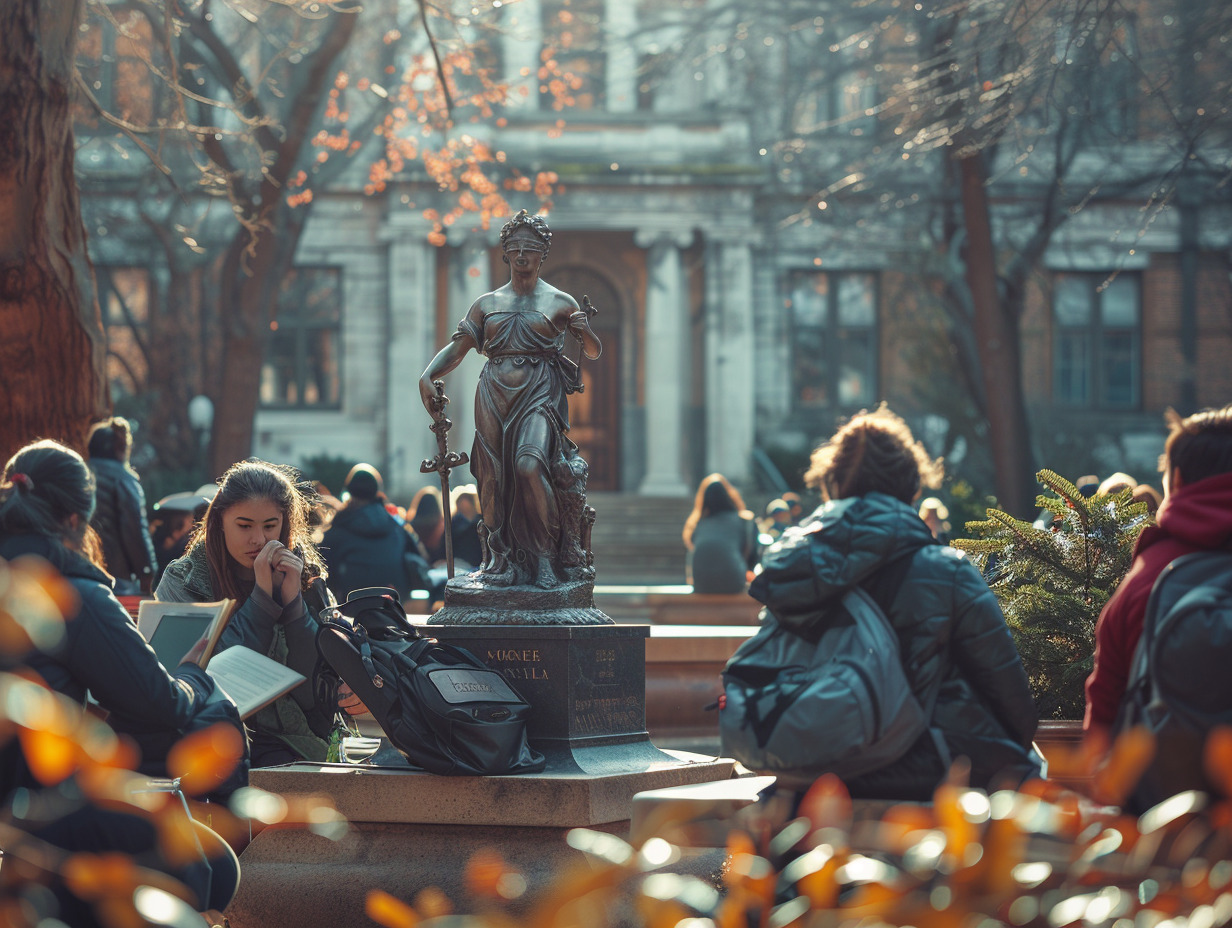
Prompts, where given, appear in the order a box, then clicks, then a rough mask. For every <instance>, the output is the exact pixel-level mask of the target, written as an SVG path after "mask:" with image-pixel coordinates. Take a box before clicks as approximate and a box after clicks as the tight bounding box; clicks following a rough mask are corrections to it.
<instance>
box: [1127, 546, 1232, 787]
mask: <svg viewBox="0 0 1232 928" xmlns="http://www.w3.org/2000/svg"><path fill="white" fill-rule="evenodd" d="M1229 662H1232V553H1229V552H1227V551H1201V552H1197V553H1194V554H1186V555H1183V556H1182V557H1178V558H1177V559H1176V560H1174V561H1173V562H1172V563H1170V564H1169V565H1168V566H1167V567H1165V568H1164V569H1163V571H1162V572H1161V573H1160V575H1159V577H1158V578H1157V579H1156V581H1155V585H1154V586H1153V587H1152V588H1151V596H1150V598H1149V599H1148V600H1147V606H1146V611H1145V613H1144V614H1143V618H1142V637H1141V638H1139V639H1138V648H1137V650H1136V651H1135V652H1134V659H1133V662H1132V663H1131V664H1130V671H1129V680H1128V682H1127V683H1126V687H1125V696H1124V697H1123V699H1122V700H1121V707H1120V710H1119V712H1118V716H1117V721H1116V724H1115V725H1114V731H1116V732H1121V731H1124V730H1125V729H1128V728H1131V727H1134V726H1143V727H1145V728H1146V729H1147V730H1148V731H1150V732H1151V733H1152V734H1153V735H1154V736H1155V757H1154V760H1153V761H1152V762H1151V764H1150V766H1149V767H1148V768H1147V770H1146V772H1145V773H1144V774H1143V776H1142V779H1141V780H1140V781H1139V783H1138V786H1137V788H1136V790H1135V791H1134V794H1133V796H1132V797H1131V800H1130V802H1129V803H1128V805H1129V806H1130V807H1131V808H1133V809H1134V810H1136V811H1141V810H1144V809H1147V808H1149V807H1150V806H1153V805H1155V804H1156V803H1158V802H1162V801H1163V800H1164V799H1167V798H1168V797H1169V796H1172V795H1174V794H1176V793H1179V792H1182V791H1184V790H1188V789H1198V790H1204V791H1206V792H1216V793H1217V792H1219V790H1218V789H1217V788H1216V787H1215V784H1213V783H1211V782H1210V781H1209V780H1208V779H1207V777H1206V775H1205V773H1204V765H1203V749H1204V745H1205V741H1206V736H1207V734H1208V733H1209V732H1210V730H1211V729H1212V728H1214V727H1216V726H1229V725H1232V673H1229V671H1228V665H1229Z"/></svg>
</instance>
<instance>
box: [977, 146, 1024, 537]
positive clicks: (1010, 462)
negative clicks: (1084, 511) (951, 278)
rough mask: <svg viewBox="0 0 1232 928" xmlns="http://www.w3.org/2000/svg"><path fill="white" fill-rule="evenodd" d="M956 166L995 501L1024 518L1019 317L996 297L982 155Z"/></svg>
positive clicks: (995, 261) (995, 267) (994, 257)
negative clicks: (994, 480) (985, 405)
mask: <svg viewBox="0 0 1232 928" xmlns="http://www.w3.org/2000/svg"><path fill="white" fill-rule="evenodd" d="M958 167H959V174H960V178H961V189H962V207H963V220H964V223H965V225H966V228H967V261H966V277H967V286H968V288H969V289H970V291H971V302H972V307H973V310H974V313H973V317H972V319H973V327H974V329H975V339H976V346H977V350H978V351H979V353H980V366H981V368H982V373H983V379H984V395H985V397H986V399H987V409H988V440H989V444H990V445H991V448H992V463H993V468H994V469H995V471H996V486H997V501H998V503H999V505H1000V506H1001V508H1002V509H1004V510H1005V511H1007V512H1009V513H1011V514H1012V515H1014V516H1017V517H1019V518H1026V517H1027V516H1029V515H1030V514H1031V511H1032V505H1033V501H1034V499H1035V493H1034V491H1033V489H1032V488H1033V487H1034V484H1035V479H1034V475H1035V467H1034V465H1033V463H1032V459H1031V443H1030V431H1029V428H1028V425H1027V412H1026V402H1025V400H1024V398H1023V390H1022V358H1021V355H1020V345H1019V340H1018V318H1017V313H1016V312H1014V310H1013V308H1012V307H1010V306H1008V305H1007V304H1006V303H1004V302H1003V301H1002V299H1001V297H1000V294H999V293H998V292H997V252H996V247H995V245H994V243H993V237H992V222H991V220H990V218H989V208H988V186H987V178H986V176H985V170H984V158H983V155H982V153H981V152H979V151H972V152H971V153H970V154H967V155H966V156H965V157H960V158H959V159H958Z"/></svg>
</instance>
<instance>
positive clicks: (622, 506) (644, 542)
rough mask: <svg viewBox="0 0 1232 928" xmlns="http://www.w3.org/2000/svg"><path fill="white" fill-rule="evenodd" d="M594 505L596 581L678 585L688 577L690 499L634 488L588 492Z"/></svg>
mask: <svg viewBox="0 0 1232 928" xmlns="http://www.w3.org/2000/svg"><path fill="white" fill-rule="evenodd" d="M586 502H587V503H588V504H590V505H591V506H593V507H594V508H595V512H596V514H597V515H596V519H595V527H594V534H593V535H592V537H591V549H592V550H593V551H594V553H595V572H596V575H595V582H596V583H597V584H604V585H606V584H638V585H657V584H679V583H684V582H685V572H684V565H685V551H684V542H682V541H681V540H680V532H681V529H683V528H684V520H685V519H686V518H688V515H689V512H690V510H691V509H692V508H693V501H692V500H691V499H684V498H681V499H665V498H662V497H651V496H638V495H637V494H634V493H587V494H586Z"/></svg>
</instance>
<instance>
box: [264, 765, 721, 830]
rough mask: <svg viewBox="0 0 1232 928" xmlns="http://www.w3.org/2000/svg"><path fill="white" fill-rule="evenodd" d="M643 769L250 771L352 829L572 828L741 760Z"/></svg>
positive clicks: (623, 815) (617, 816)
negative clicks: (495, 773) (324, 807)
mask: <svg viewBox="0 0 1232 928" xmlns="http://www.w3.org/2000/svg"><path fill="white" fill-rule="evenodd" d="M670 755H671V757H672V758H673V760H672V761H671V762H665V763H658V764H650V765H648V766H647V767H646V769H644V770H640V771H634V772H628V773H619V774H612V775H607V776H593V775H585V774H580V773H574V774H571V773H550V772H548V773H541V774H523V775H520V776H512V777H440V776H435V775H433V774H430V773H423V772H419V771H414V770H401V769H395V768H388V767H386V768H376V767H363V766H356V765H353V764H289V765H287V766H285V767H267V768H264V769H260V770H254V771H252V774H251V776H250V778H249V780H250V782H251V783H252V785H253V786H257V787H260V788H261V789H265V790H270V791H271V792H276V793H281V794H283V795H291V794H313V795H322V796H328V797H329V798H330V799H331V800H333V802H334V804H335V805H336V806H337V808H338V811H339V812H341V813H342V814H343V815H345V816H346V817H347V819H348V820H349V821H351V822H374V823H376V822H379V823H383V824H408V825H482V826H484V827H547V828H574V827H578V826H587V827H589V826H594V825H602V824H608V823H611V822H623V821H626V820H628V818H629V810H630V805H631V803H632V801H633V797H634V796H635V795H636V794H637V793H639V792H642V791H645V790H653V789H659V788H662V787H667V786H675V785H680V784H692V783H702V782H706V781H709V780H720V779H727V778H729V777H731V776H732V774H733V771H734V769H735V761H732V760H730V759H727V758H715V757H707V756H704V755H700V754H688V753H685V752H683V751H673V752H670Z"/></svg>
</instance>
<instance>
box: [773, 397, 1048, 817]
mask: <svg viewBox="0 0 1232 928" xmlns="http://www.w3.org/2000/svg"><path fill="white" fill-rule="evenodd" d="M940 478H941V466H940V462H934V461H932V460H931V459H930V458H929V456H928V454H927V453H926V452H925V450H924V448H923V446H921V445H920V444H919V443H918V442H917V441H916V440H915V439H914V438H913V437H912V435H911V431H910V429H909V428H908V427H907V424H906V423H905V422H904V421H903V420H902V419H900V418H899V417H898V416H896V415H895V414H894V413H892V412H891V411H890V410H889V409H887V408H885V406H884V405H883V406H882V407H880V408H879V409H877V410H876V411H874V412H871V413H869V412H862V413H860V414H859V415H857V416H855V417H854V418H853V419H852V420H851V421H850V422H848V423H847V424H846V425H844V426H842V427H841V428H840V429H839V430H838V431H837V432H836V433H835V435H834V436H833V437H832V438H831V439H830V440H829V441H827V442H826V443H825V444H823V445H822V446H821V447H819V448H818V449H817V450H816V451H815V452H814V453H813V456H812V462H811V466H810V468H809V471H808V473H807V474H806V475H805V479H806V481H807V482H808V483H809V485H810V486H815V487H816V488H818V489H819V490H820V491H821V494H822V498H823V500H825V502H823V504H822V505H821V506H820V507H819V508H818V509H817V510H815V511H814V512H813V513H812V514H811V515H810V516H807V517H806V518H805V519H804V521H803V522H802V523H801V524H800V525H798V526H793V527H791V528H789V529H787V530H786V531H785V532H784V533H783V537H782V538H781V539H780V540H779V541H778V542H776V543H775V544H774V545H772V546H771V547H770V548H769V549H767V551H766V552H765V554H764V555H763V558H762V565H761V567H760V568H759V572H758V576H757V577H756V578H755V579H754V581H753V583H752V585H751V586H750V590H749V592H750V593H751V594H752V595H753V596H754V597H755V598H757V599H759V600H760V601H761V602H763V603H764V604H765V605H766V607H767V609H768V610H769V611H770V612H771V613H772V614H773V615H774V617H775V618H776V619H777V620H778V621H779V623H780V624H782V625H784V626H785V627H786V628H788V629H789V630H790V629H791V628H792V627H793V625H794V626H795V627H799V628H804V627H805V626H807V623H808V620H809V618H811V617H815V616H817V614H818V613H819V612H820V611H823V610H825V609H826V608H827V607H828V604H831V603H833V602H834V601H836V600H839V599H841V598H842V597H843V596H844V595H845V594H846V593H847V592H848V591H849V590H851V589H852V588H853V587H856V586H860V587H863V588H864V589H865V590H866V591H868V592H869V593H870V595H872V596H873V598H874V599H875V600H877V601H878V602H879V603H881V604H882V605H883V606H884V608H885V612H886V615H887V617H888V618H889V620H890V623H891V625H892V626H893V627H894V631H895V633H896V634H897V635H898V639H899V644H900V653H901V656H902V660H903V669H904V670H905V672H906V675H907V680H908V682H909V683H910V684H911V688H912V692H913V693H914V694H915V696H916V698H917V699H918V700H919V701H920V704H921V705H922V706H923V707H924V708H925V710H926V711H928V709H929V707H931V717H930V729H929V731H926V732H925V733H924V734H923V735H921V736H920V738H919V739H918V740H917V741H916V743H915V744H914V745H913V746H912V747H911V748H909V749H908V751H907V753H906V754H904V755H903V756H902V757H901V758H899V759H898V760H897V761H895V762H894V763H892V764H890V765H888V766H886V767H883V768H882V769H880V770H874V771H871V772H870V773H867V774H863V775H861V776H859V777H857V778H853V779H851V780H850V781H849V782H847V784H846V785H847V787H848V789H849V790H850V791H851V794H852V796H855V797H862V798H884V799H904V800H927V799H930V798H931V797H932V794H933V791H934V790H935V789H936V787H937V786H938V784H940V783H941V781H942V780H943V779H944V778H945V777H946V775H947V772H948V771H949V768H950V765H951V763H952V762H953V761H955V760H957V759H959V758H962V757H965V758H966V759H967V761H968V762H969V763H970V782H971V785H972V786H976V787H981V788H990V787H996V786H999V785H1001V784H1008V785H1018V784H1019V783H1020V782H1021V781H1022V780H1024V779H1025V778H1027V777H1030V776H1034V775H1037V774H1038V772H1039V764H1038V761H1037V759H1036V755H1035V754H1034V752H1033V750H1032V746H1031V740H1032V738H1033V737H1034V734H1035V727H1036V722H1037V718H1036V711H1035V705H1034V702H1033V700H1032V698H1031V692H1030V689H1029V688H1028V684H1027V675H1026V672H1025V671H1024V669H1023V666H1022V661H1021V660H1020V659H1019V656H1018V652H1017V650H1016V649H1015V647H1014V642H1013V640H1012V638H1011V637H1010V632H1009V629H1008V627H1007V626H1006V624H1005V619H1004V617H1003V616H1002V614H1001V609H1000V607H999V606H998V604H997V600H996V597H994V596H993V594H992V592H991V591H990V590H989V589H988V585H987V584H986V583H985V582H984V578H983V577H982V576H981V575H980V572H979V571H978V570H977V569H976V568H975V566H974V565H973V564H971V563H970V562H969V561H968V560H966V559H965V558H964V557H963V555H962V554H961V553H960V552H958V551H956V550H954V549H953V548H948V547H944V546H942V545H941V544H940V543H938V542H937V540H936V539H934V538H933V536H932V533H931V532H930V531H929V529H928V526H926V525H925V524H924V522H923V521H922V520H921V519H920V517H919V516H918V515H917V514H916V511H915V508H914V507H913V505H912V502H913V501H914V500H915V499H916V497H917V496H918V495H919V493H920V488H921V485H922V484H925V483H928V484H932V485H935V484H936V483H937V482H939V481H940ZM800 544H808V545H809V546H810V547H811V552H810V560H809V563H810V564H811V572H812V577H811V578H809V580H808V582H801V583H791V582H784V581H787V580H789V579H790V578H787V577H784V576H779V573H780V571H779V568H778V567H777V566H776V565H777V564H778V563H779V562H780V557H781V556H782V555H783V554H784V553H786V552H787V551H788V549H789V548H790V547H791V546H799V545H800ZM784 560H785V559H784ZM895 584H897V586H896V588H894V587H895ZM825 730H826V720H825V719H818V720H817V735H818V737H819V738H820V737H825Z"/></svg>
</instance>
